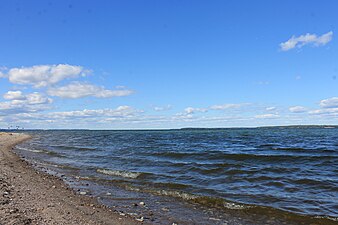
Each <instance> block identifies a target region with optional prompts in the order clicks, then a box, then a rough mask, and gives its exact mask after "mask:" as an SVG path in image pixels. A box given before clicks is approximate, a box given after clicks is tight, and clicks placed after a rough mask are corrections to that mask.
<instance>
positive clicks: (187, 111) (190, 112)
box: [184, 107, 208, 114]
mask: <svg viewBox="0 0 338 225" xmlns="http://www.w3.org/2000/svg"><path fill="white" fill-rule="evenodd" d="M207 111H208V109H205V108H193V107H187V108H185V109H184V112H185V113H186V114H193V113H196V112H207Z"/></svg>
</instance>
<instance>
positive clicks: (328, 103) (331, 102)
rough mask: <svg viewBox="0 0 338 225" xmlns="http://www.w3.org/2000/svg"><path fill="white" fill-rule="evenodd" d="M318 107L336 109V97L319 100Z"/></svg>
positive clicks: (337, 102) (337, 103)
mask: <svg viewBox="0 0 338 225" xmlns="http://www.w3.org/2000/svg"><path fill="white" fill-rule="evenodd" d="M319 105H320V106H321V107H323V108H338V97H333V98H329V99H324V100H321V101H320V103H319Z"/></svg>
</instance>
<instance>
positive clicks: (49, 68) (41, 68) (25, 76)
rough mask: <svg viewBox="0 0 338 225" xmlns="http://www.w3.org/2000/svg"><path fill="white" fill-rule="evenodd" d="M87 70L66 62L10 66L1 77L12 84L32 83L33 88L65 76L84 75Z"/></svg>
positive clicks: (62, 78) (46, 84)
mask: <svg viewBox="0 0 338 225" xmlns="http://www.w3.org/2000/svg"><path fill="white" fill-rule="evenodd" d="M87 73H88V70H85V69H84V68H83V67H81V66H73V65H68V64H58V65H36V66H32V67H21V68H11V69H9V70H8V72H7V73H6V74H4V73H2V77H7V78H8V80H9V81H10V82H11V83H13V84H21V85H32V86H34V87H35V88H41V87H46V86H49V85H53V84H56V83H58V82H60V81H62V80H64V79H67V78H75V77H78V76H80V75H81V76H85V75H86V74H87Z"/></svg>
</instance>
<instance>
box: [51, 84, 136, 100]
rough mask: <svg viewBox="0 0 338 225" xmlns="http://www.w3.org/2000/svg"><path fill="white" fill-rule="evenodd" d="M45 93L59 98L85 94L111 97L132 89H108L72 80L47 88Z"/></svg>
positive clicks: (127, 92) (121, 94)
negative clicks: (63, 84)
mask: <svg viewBox="0 0 338 225" xmlns="http://www.w3.org/2000/svg"><path fill="white" fill-rule="evenodd" d="M47 93H48V94H49V95H51V96H57V97H61V98H83V97H87V96H94V97H97V98H111V97H120V96H127V95H131V94H132V93H133V91H131V90H127V89H117V90H108V89H105V88H104V87H101V86H96V85H93V84H88V83H80V82H73V83H71V84H68V85H66V86H62V87H54V88H49V89H48V91H47Z"/></svg>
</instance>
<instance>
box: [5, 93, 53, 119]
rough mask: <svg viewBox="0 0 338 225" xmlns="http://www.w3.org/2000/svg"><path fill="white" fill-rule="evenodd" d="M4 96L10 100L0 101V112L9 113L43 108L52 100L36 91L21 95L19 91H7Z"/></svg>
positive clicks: (46, 107)
mask: <svg viewBox="0 0 338 225" xmlns="http://www.w3.org/2000/svg"><path fill="white" fill-rule="evenodd" d="M4 97H5V98H7V100H10V101H6V102H0V112H6V113H11V114H16V113H23V112H37V111H41V110H45V109H48V108H49V106H48V105H49V104H50V103H52V102H53V100H52V99H51V98H48V97H47V96H45V95H43V94H40V93H38V92H34V93H30V94H27V95H23V94H22V93H21V92H20V91H9V92H7V93H6V94H5V95H4Z"/></svg>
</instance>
